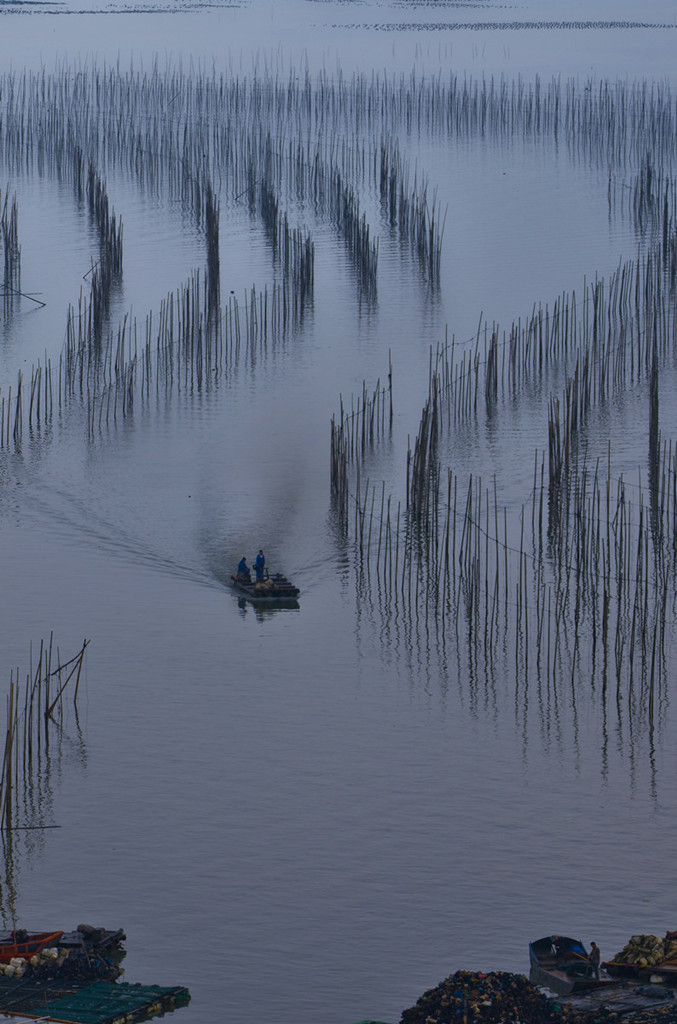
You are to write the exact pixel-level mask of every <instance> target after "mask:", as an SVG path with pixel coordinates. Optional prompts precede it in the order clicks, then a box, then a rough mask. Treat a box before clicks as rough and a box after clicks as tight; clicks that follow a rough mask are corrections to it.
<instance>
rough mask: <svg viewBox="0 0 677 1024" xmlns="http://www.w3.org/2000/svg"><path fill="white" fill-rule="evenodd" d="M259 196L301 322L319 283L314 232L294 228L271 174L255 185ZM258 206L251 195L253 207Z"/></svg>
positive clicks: (272, 241) (298, 322)
mask: <svg viewBox="0 0 677 1024" xmlns="http://www.w3.org/2000/svg"><path fill="white" fill-rule="evenodd" d="M251 192H252V194H253V195H257V196H258V210H259V212H260V216H261V219H262V221H263V225H264V227H265V230H266V233H267V234H268V237H269V238H270V240H271V244H272V249H273V257H274V259H276V260H277V261H278V263H279V265H280V267H281V269H282V278H283V280H284V282H285V284H286V286H287V291H288V293H289V295H290V297H291V299H292V315H293V319H294V322H295V323H296V324H297V325H298V324H300V323H301V322H302V321H303V316H304V313H305V312H306V309H307V308H309V307H310V306H311V305H312V300H313V291H314V286H315V243H314V242H313V239H312V236H311V234H310V232H308V231H305V232H304V231H303V229H302V228H291V226H290V224H289V218H288V216H287V212H286V211H282V210H280V202H279V199H278V196H277V195H276V192H275V188H274V185H273V183H272V181H271V179H270V177H269V176H266V177H265V178H264V179H262V180H261V181H260V182H259V187H258V189H256V188H252V190H251ZM253 206H254V203H253V200H252V199H250V209H251V208H252V207H253Z"/></svg>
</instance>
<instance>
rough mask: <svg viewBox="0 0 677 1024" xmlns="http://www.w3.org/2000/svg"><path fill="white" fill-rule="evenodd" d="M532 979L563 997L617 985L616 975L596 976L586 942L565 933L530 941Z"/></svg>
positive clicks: (530, 977) (530, 975)
mask: <svg viewBox="0 0 677 1024" xmlns="http://www.w3.org/2000/svg"><path fill="white" fill-rule="evenodd" d="M529 963H530V971H529V981H530V982H531V983H532V985H538V986H540V987H541V988H547V989H550V991H551V992H555V993H556V994H557V995H560V996H568V995H571V994H572V993H579V992H580V993H583V992H591V991H594V990H596V989H600V988H608V987H609V986H610V985H617V984H618V981H617V980H616V979H615V978H595V976H594V973H593V968H592V963H591V962H590V959H589V957H588V954H587V951H586V949H585V947H584V946H583V943H582V942H579V941H578V939H570V938H568V937H566V936H563V935H557V936H553V935H550V936H547V937H546V938H544V939H537V940H536V941H535V942H532V943H530V944H529Z"/></svg>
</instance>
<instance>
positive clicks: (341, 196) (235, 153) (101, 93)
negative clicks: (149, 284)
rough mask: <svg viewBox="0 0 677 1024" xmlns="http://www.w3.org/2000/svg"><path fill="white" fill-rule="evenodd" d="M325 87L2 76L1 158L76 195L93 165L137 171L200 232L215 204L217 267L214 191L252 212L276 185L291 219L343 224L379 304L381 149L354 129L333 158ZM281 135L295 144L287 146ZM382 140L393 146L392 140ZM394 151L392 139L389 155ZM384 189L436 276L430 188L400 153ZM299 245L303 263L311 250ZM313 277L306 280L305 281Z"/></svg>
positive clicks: (202, 79)
mask: <svg viewBox="0 0 677 1024" xmlns="http://www.w3.org/2000/svg"><path fill="white" fill-rule="evenodd" d="M326 85H327V83H326V82H324V84H323V86H322V87H321V88H320V90H319V92H318V91H316V90H315V89H314V88H312V87H311V86H310V83H309V82H307V81H306V83H305V87H304V92H303V100H301V98H300V97H297V98H296V99H295V96H294V90H293V89H292V90H291V92H290V93H289V95H288V96H287V99H286V100H285V101H282V100H281V96H280V91H279V87H280V83H279V82H278V83H273V82H267V83H265V84H262V83H259V82H257V81H256V80H255V79H254V80H249V79H244V80H238V79H237V77H234V78H223V79H221V80H218V81H217V80H215V79H210V78H209V77H206V76H202V75H200V74H198V75H191V76H182V75H179V76H178V77H177V75H176V74H174V73H167V74H166V75H164V76H163V75H161V74H159V73H154V74H153V75H152V76H150V78H149V77H148V76H145V75H141V76H139V75H136V74H134V73H131V72H130V73H129V74H127V75H121V74H119V73H118V72H114V71H112V70H101V71H99V70H97V69H92V70H91V71H90V72H74V71H73V69H70V68H62V69H60V70H59V71H58V72H56V73H54V74H53V75H46V74H45V73H42V74H39V75H37V76H33V75H31V74H30V73H28V72H26V73H24V74H23V75H11V74H10V75H8V76H0V97H1V99H0V159H2V160H4V161H5V162H6V165H7V166H8V167H9V168H10V169H13V170H15V172H16V173H23V171H27V170H30V169H33V170H34V169H36V168H37V169H39V171H40V173H48V172H49V171H50V170H51V171H52V172H53V173H54V174H56V175H58V176H59V177H66V178H70V179H71V180H72V181H73V182H74V183H75V185H76V190H78V189H79V190H80V191H82V190H83V188H84V187H85V181H86V179H87V174H88V172H87V171H86V170H85V168H86V167H88V168H92V167H94V168H96V169H97V171H96V173H97V174H99V175H103V174H105V173H106V172H107V170H109V169H111V168H116V169H119V170H121V171H123V172H131V173H132V174H133V175H134V176H135V177H136V178H137V180H138V181H139V183H140V185H141V186H142V187H143V188H144V189H148V190H151V191H153V192H154V193H159V192H160V191H161V190H163V191H164V193H165V194H167V195H168V196H169V197H170V198H171V199H175V200H179V201H181V202H182V203H183V204H184V206H185V207H186V208H187V209H190V210H192V212H193V214H194V217H195V220H196V223H199V224H204V223H205V220H206V219H207V218H206V216H205V209H206V208H209V210H210V212H211V215H210V217H209V225H208V226H207V241H208V253H210V254H211V255H210V258H209V266H214V265H215V262H214V260H213V259H212V258H211V256H213V253H214V249H213V248H211V249H210V243H209V238H210V237H212V238H214V237H215V235H214V233H213V227H214V223H215V220H214V217H213V214H214V212H215V210H216V209H217V207H216V205H215V204H214V203H213V202H210V200H209V196H210V194H211V196H218V197H219V198H220V199H221V201H223V198H224V197H226V198H227V200H228V201H229V202H235V201H237V200H238V199H239V198H241V197H243V196H247V195H248V196H249V202H250V206H251V205H252V204H254V205H257V204H256V200H255V195H256V191H257V190H256V185H257V183H260V182H262V181H267V182H268V183H270V182H272V183H274V188H275V190H276V193H277V196H278V201H279V202H280V204H281V203H282V201H283V200H284V204H285V205H286V206H287V218H288V220H289V222H290V223H291V220H292V212H293V210H294V209H302V208H303V209H310V210H312V211H313V212H314V215H315V216H316V217H319V218H324V219H329V220H330V221H331V222H332V223H333V224H334V225H335V226H336V228H337V230H338V233H339V235H340V237H342V238H343V239H344V241H345V244H346V248H347V251H348V255H349V258H350V260H351V262H352V263H353V265H354V268H355V271H356V281H357V284H358V288H359V290H360V294H361V295H363V294H364V293H365V292H366V294H367V295H368V296H369V297H374V296H375V288H376V277H377V267H378V229H379V228H383V227H387V226H388V221H386V220H383V221H382V223H381V224H379V225H375V224H372V223H370V221H369V218H368V216H367V214H366V212H365V211H364V209H363V203H362V194H363V193H364V194H365V195H367V194H368V193H369V191H370V189H371V188H372V187H373V185H374V184H375V182H372V181H371V178H370V167H371V166H372V165H373V164H374V160H373V159H371V160H370V159H369V157H368V155H366V153H367V149H368V150H370V151H371V152H373V154H376V153H380V152H381V146H382V143H381V142H377V141H374V139H373V137H372V135H371V134H370V133H367V134H365V133H364V132H363V131H361V130H357V131H356V130H354V131H353V132H352V137H353V141H352V142H351V144H350V145H347V144H346V140H345V136H343V143H342V146H341V149H340V151H338V150H337V143H336V139H337V138H338V137H339V136H337V135H332V134H331V133H330V134H327V133H326V131H325V130H324V129H323V127H322V125H323V124H324V123H325V121H326V118H327V112H326V111H325V112H324V113H321V114H320V113H319V112H318V111H317V109H316V104H317V99H318V96H319V95H325V97H326V99H327V101H328V102H331V100H330V98H329V96H328V94H327V92H326ZM294 102H296V103H297V105H296V106H295V107H294V106H293V105H292V104H294ZM197 104H200V105H199V106H198V105H197ZM288 104H289V105H288ZM253 125H255V126H257V127H256V128H254V129H253V128H252V126H253ZM281 138H282V139H285V138H286V139H288V140H289V141H288V142H286V143H284V144H283V143H280V141H279V140H280V139H281ZM383 139H387V140H390V135H389V133H388V132H385V133H384V135H383ZM74 140H75V144H74ZM390 147H391V143H390V141H388V149H387V150H385V151H389V150H390ZM371 173H372V175H375V173H376V172H375V170H374V171H372V172H371ZM400 178H401V179H402V180H400ZM216 182H218V190H217V189H216V187H215V183H216ZM377 187H378V186H377ZM388 189H389V190H391V191H392V196H393V203H395V204H396V205H397V207H398V214H397V218H396V223H394V224H392V225H391V227H392V228H393V230H397V231H398V232H399V234H400V236H406V237H408V238H409V239H410V240H411V242H412V247H413V248H414V251H415V252H417V253H418V255H419V258H420V259H422V260H423V261H424V262H425V264H426V267H427V269H428V272H429V273H430V274H432V279H435V278H436V276H437V271H438V264H439V257H440V252H441V244H440V243H441V235H440V232H439V228H438V224H437V222H436V220H435V216H436V211H435V204H433V208H432V210H431V211H428V205H427V198H426V197H427V185H426V184H425V183H421V184H420V185H419V184H417V183H416V182H415V183H414V186H413V188H412V187H411V186H410V184H409V175H408V169H407V167H406V164H405V163H404V161H402V160H401V158H399V157H395V156H392V157H391V158H390V169H389V173H388ZM233 197H235V199H233ZM281 210H282V206H280V212H281ZM290 230H291V229H290ZM293 230H301V229H300V228H296V229H293ZM304 241H305V240H304ZM431 246H432V248H431ZM297 248H298V247H297ZM302 249H303V252H304V254H305V255H306V256H307V253H308V245H307V244H304V246H303V247H302ZM305 279H306V275H303V274H302V275H301V277H300V280H301V281H302V282H303V281H304V280H305Z"/></svg>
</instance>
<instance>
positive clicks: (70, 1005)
mask: <svg viewBox="0 0 677 1024" xmlns="http://www.w3.org/2000/svg"><path fill="white" fill-rule="evenodd" d="M189 1000H190V994H189V992H188V989H187V988H183V987H182V986H174V987H172V988H161V987H160V986H159V985H132V984H129V983H128V982H107V981H97V982H94V984H92V985H85V986H84V987H82V988H73V987H71V989H70V990H64V989H59V987H58V982H55V981H54V980H51V981H40V980H38V979H33V978H20V979H16V980H15V979H14V978H0V1013H7V1014H12V1015H14V1016H16V1017H23V1018H26V1017H40V1020H41V1022H43V1021H44V1022H48V1021H49V1022H51V1021H54V1022H58V1024H113V1022H114V1021H120V1020H124V1021H125V1022H127V1024H131V1022H133V1021H142V1020H146V1019H147V1018H148V1017H150V1016H153V1015H155V1014H157V1013H166V1012H167V1011H168V1010H174V1009H176V1008H177V1007H178V1006H185V1005H186V1003H188V1001H189Z"/></svg>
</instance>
